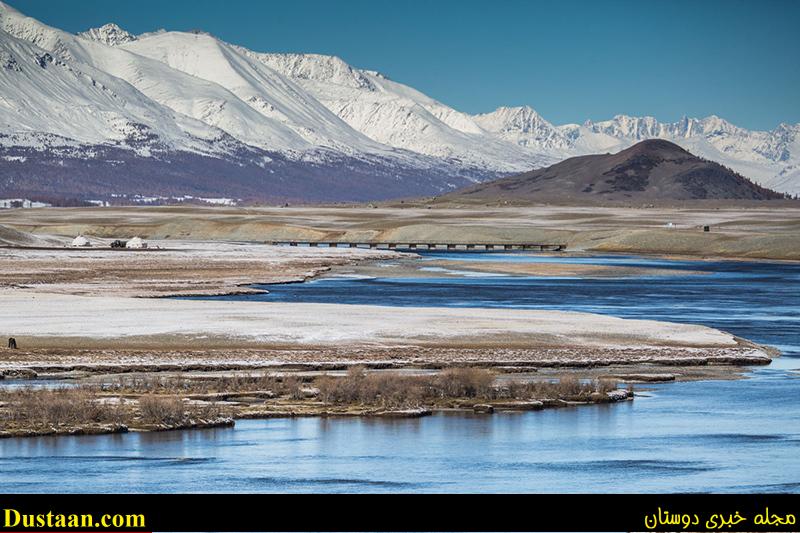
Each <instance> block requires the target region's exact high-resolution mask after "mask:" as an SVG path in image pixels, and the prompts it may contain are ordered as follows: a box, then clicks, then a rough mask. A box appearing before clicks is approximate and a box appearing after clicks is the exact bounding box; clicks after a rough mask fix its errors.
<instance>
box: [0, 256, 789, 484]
mask: <svg viewBox="0 0 800 533" xmlns="http://www.w3.org/2000/svg"><path fill="white" fill-rule="evenodd" d="M442 258H444V259H459V260H464V261H485V260H491V261H558V262H588V263H593V264H609V265H616V264H619V265H630V266H638V267H641V268H672V269H676V270H682V271H686V273H685V274H683V273H681V274H678V275H674V276H666V277H665V276H646V275H645V276H640V277H636V278H623V279H579V278H535V277H511V276H492V275H475V274H467V275H464V274H463V273H461V274H460V273H459V272H454V273H452V275H449V276H448V277H446V278H425V277H422V278H405V279H391V278H382V279H357V278H338V279H337V278H328V279H320V280H315V281H312V282H310V283H304V284H290V285H281V286H269V287H268V288H269V290H270V291H271V292H270V293H269V294H267V295H255V296H234V297H226V298H228V299H248V300H252V299H256V300H258V299H264V300H269V301H305V302H337V303H359V304H380V305H414V306H420V305H423V306H425V305H430V306H459V307H517V308H534V309H561V310H578V311H589V312H595V313H605V314H610V315H615V316H620V317H633V318H655V319H661V320H670V321H675V322H690V323H699V324H705V325H709V326H713V327H717V328H721V329H724V330H727V331H730V332H732V333H734V334H736V335H739V336H742V337H745V338H748V339H751V340H753V341H756V342H759V343H763V344H768V345H772V346H775V347H778V348H779V349H780V350H782V352H783V356H782V357H781V358H779V359H777V360H775V361H774V362H773V363H772V364H771V365H769V366H767V367H757V368H754V369H753V370H752V371H751V372H750V373H748V375H747V376H746V379H743V380H739V381H701V382H688V383H669V384H659V385H654V386H648V387H646V388H643V387H641V386H640V387H638V388H637V390H640V391H644V395H642V396H639V397H637V399H636V400H635V401H634V402H626V403H623V404H617V405H602V406H584V407H576V408H566V409H553V410H544V411H540V412H529V413H513V414H494V415H473V414H463V413H459V414H436V415H434V416H430V417H425V418H421V419H413V420H367V419H364V420H362V419H327V420H326V419H296V420H242V421H238V422H237V424H236V427H235V428H232V429H212V430H197V431H183V432H165V433H144V434H127V435H105V436H91V437H58V438H36V439H8V440H0V479H1V480H2V485H0V490H2V491H8V492H39V491H41V492H49V491H56V492H86V491H92V492H145V491H146V492H161V491H163V492H210V491H225V492H230V491H246V492H270V491H274V492H407V491H412V492H419V491H426V492H698V491H703V492H707V491H713V492H800V461H798V452H800V373H798V369H800V265H794V264H786V263H783V264H778V263H745V262H705V261H671V260H661V259H644V258H639V257H623V256H608V257H591V258H588V257H587V258H552V257H545V256H536V255H530V254H518V253H512V254H508V253H506V254H496V253H463V254H462V253H447V254H443V253H442V254H436V253H429V254H425V259H442ZM420 264H421V266H422V268H425V267H424V260H423V261H421V262H420ZM464 270H468V268H465V269H464ZM424 271H425V270H423V272H424ZM689 271H702V272H705V274H704V275H696V274H694V273H690V272H689ZM645 389H646V390H645Z"/></svg>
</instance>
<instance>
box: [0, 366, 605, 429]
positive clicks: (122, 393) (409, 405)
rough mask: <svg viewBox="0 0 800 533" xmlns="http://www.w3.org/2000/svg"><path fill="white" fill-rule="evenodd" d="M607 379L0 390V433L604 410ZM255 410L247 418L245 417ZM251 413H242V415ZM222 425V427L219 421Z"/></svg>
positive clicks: (278, 380) (122, 381)
mask: <svg viewBox="0 0 800 533" xmlns="http://www.w3.org/2000/svg"><path fill="white" fill-rule="evenodd" d="M614 389H616V382H615V381H611V380H602V379H601V380H597V379H594V380H582V379H578V378H577V377H575V376H573V375H565V376H562V377H560V378H558V379H540V380H521V379H506V380H499V379H498V377H497V375H496V374H495V372H493V371H491V370H486V369H481V368H452V369H445V370H442V371H440V372H436V373H429V374H408V373H398V372H387V371H373V372H368V371H367V370H366V369H364V368H363V367H353V368H351V369H350V370H349V371H348V372H347V373H346V374H345V375H344V376H335V375H329V374H323V375H317V376H308V375H305V376H302V375H293V374H282V375H280V374H269V373H261V374H245V375H242V374H237V375H230V376H208V375H206V376H202V375H201V376H174V375H173V376H152V375H151V376H147V377H121V378H118V379H117V380H115V381H113V382H109V383H104V384H102V385H96V384H83V385H80V386H76V387H68V388H67V387H65V388H55V389H42V388H35V389H34V388H22V389H17V390H8V391H4V392H0V435H3V434H5V435H6V436H8V435H12V434H20V433H19V430H21V429H22V430H29V431H30V432H31V434H41V433H42V432H45V433H46V432H50V433H68V432H74V431H72V430H74V428H84V429H86V428H95V429H97V428H112V429H113V428H125V429H127V428H131V429H143V430H153V429H170V428H182V427H197V426H208V425H214V424H215V423H218V422H219V423H225V421H228V423H229V421H230V417H234V418H235V417H237V416H259V414H261V415H263V416H275V415H276V414H281V413H298V414H304V415H314V414H368V413H369V412H374V411H376V410H377V411H383V412H386V411H399V410H404V409H420V408H422V409H434V408H439V407H468V406H471V405H473V404H475V405H477V404H488V405H492V404H494V405H498V406H506V407H507V406H509V405H511V406H513V405H514V402H531V401H539V402H553V401H556V402H557V401H559V400H563V401H573V402H574V401H577V402H605V401H610V400H611V398H610V397H609V395H608V394H607V393H609V392H611V391H612V390H614ZM254 408H255V409H256V411H255V412H253V409H254ZM248 409H249V411H248ZM220 421H221V422H220Z"/></svg>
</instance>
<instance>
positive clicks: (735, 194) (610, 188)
mask: <svg viewBox="0 0 800 533" xmlns="http://www.w3.org/2000/svg"><path fill="white" fill-rule="evenodd" d="M780 198H784V195H782V194H780V193H777V192H775V191H771V190H769V189H765V188H764V187H761V186H759V185H756V184H755V183H753V182H752V181H750V180H748V179H747V178H745V177H743V176H741V175H739V174H737V173H736V172H734V171H732V170H731V169H729V168H727V167H724V166H722V165H720V164H718V163H714V162H713V161H707V160H705V159H701V158H699V157H696V156H694V155H692V154H691V153H689V152H687V151H686V150H684V149H683V148H681V147H680V146H678V145H677V144H674V143H671V142H669V141H664V140H661V139H652V140H647V141H642V142H640V143H638V144H635V145H634V146H631V147H630V148H628V149H626V150H622V151H621V152H618V153H616V154H602V155H587V156H580V157H573V158H570V159H566V160H564V161H562V162H560V163H557V164H555V165H552V166H550V167H547V168H542V169H538V170H533V171H531V172H525V173H524V174H519V175H516V176H510V177H506V178H501V179H498V180H494V181H490V182H487V183H482V184H480V185H475V186H472V187H469V188H466V189H461V190H459V191H455V192H452V193H449V194H446V195H444V196H442V197H440V199H441V200H442V201H455V202H459V201H464V202H470V201H482V202H495V201H502V202H508V203H517V204H519V203H530V202H554V203H591V204H604V203H629V202H632V201H636V202H656V203H659V202H665V201H684V200H773V199H780Z"/></svg>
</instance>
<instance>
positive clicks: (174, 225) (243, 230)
mask: <svg viewBox="0 0 800 533" xmlns="http://www.w3.org/2000/svg"><path fill="white" fill-rule="evenodd" d="M0 226H8V227H11V228H13V229H15V230H20V231H23V232H32V233H35V234H55V235H64V236H70V237H74V236H75V235H77V234H79V233H86V234H87V235H94V236H97V237H106V238H124V237H131V236H133V235H140V236H142V237H146V238H150V239H171V240H175V239H178V240H213V241H247V242H269V241H288V240H319V241H343V242H349V241H359V242H365V241H381V242H389V241H393V242H436V241H438V242H442V243H446V242H469V241H473V242H496V243H511V242H540V243H563V244H566V245H567V251H568V252H580V251H588V252H621V253H634V254H664V255H687V256H693V257H727V258H748V259H772V260H800V208H798V207H795V206H794V203H791V202H789V203H786V202H747V203H727V204H726V203H719V202H717V203H709V204H703V203H697V202H695V203H693V204H691V205H690V206H688V207H673V208H665V207H652V208H633V207H627V208H626V207H569V206H552V205H549V206H537V207H510V206H508V207H498V206H486V205H455V204H445V205H439V204H436V203H435V202H434V203H415V204H413V205H412V204H411V203H408V204H404V203H394V204H392V205H380V206H375V207H374V208H369V207H364V206H352V207H351V206H333V207H322V206H317V207H287V208H222V207H219V208H199V207H150V208H147V207H127V208H91V209H90V208H80V209H66V208H64V209H24V210H20V209H15V210H0ZM703 226H709V228H710V231H709V232H704V231H703ZM6 240H7V241H9V240H10V238H9V239H6ZM2 241H3V232H1V231H0V243H2ZM64 242H66V240H65V241H64Z"/></svg>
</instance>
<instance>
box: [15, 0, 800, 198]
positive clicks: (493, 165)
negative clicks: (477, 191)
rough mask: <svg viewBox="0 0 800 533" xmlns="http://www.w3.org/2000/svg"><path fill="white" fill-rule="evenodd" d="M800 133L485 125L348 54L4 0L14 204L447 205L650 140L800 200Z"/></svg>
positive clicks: (534, 119)
mask: <svg viewBox="0 0 800 533" xmlns="http://www.w3.org/2000/svg"><path fill="white" fill-rule="evenodd" d="M798 131H800V124H795V125H789V124H782V125H780V126H779V127H778V128H776V129H775V130H773V131H771V132H760V131H749V130H745V129H743V128H739V127H736V126H734V125H732V124H730V123H729V122H726V121H725V120H723V119H720V118H718V117H714V116H712V117H707V118H704V119H684V120H681V121H678V122H675V123H660V122H658V121H657V120H655V119H653V118H651V117H642V118H637V117H627V116H617V117H614V118H613V119H612V120H608V121H603V122H586V123H584V124H581V125H577V124H567V125H563V126H556V125H553V124H551V123H550V122H548V121H547V120H545V119H544V118H543V117H541V116H540V115H539V114H538V113H536V111H534V110H533V109H531V108H530V107H501V108H499V109H497V110H496V111H493V112H491V113H485V114H479V115H470V114H467V113H463V112H461V111H458V110H456V109H453V108H452V107H449V106H447V105H445V104H443V103H442V102H439V101H437V100H434V99H433V98H430V97H428V96H427V95H425V94H423V93H421V92H419V91H417V90H416V89H414V88H412V87H409V86H407V85H403V84H402V83H399V82H396V81H393V80H391V79H389V78H388V77H386V76H384V75H382V74H380V73H378V72H375V71H370V70H363V69H358V68H355V67H353V66H351V65H348V64H347V63H346V62H344V61H343V60H341V59H340V58H338V57H333V56H323V55H317V54H275V53H263V52H255V51H252V50H248V49H246V48H243V47H241V46H237V45H235V44H230V43H227V42H224V41H222V40H220V39H217V38H215V37H214V36H212V35H209V34H206V33H202V32H173V31H164V30H159V31H156V32H151V33H145V34H141V35H133V34H131V33H129V32H127V31H125V30H124V29H122V28H120V27H119V26H117V25H116V24H106V25H105V26H102V27H100V28H93V29H89V30H87V31H85V32H81V33H79V34H78V35H73V34H70V33H67V32H64V31H61V30H58V29H56V28H52V27H50V26H47V25H45V24H42V23H41V22H39V21H37V20H35V19H33V18H30V17H26V16H25V15H23V14H21V13H19V12H18V11H16V10H14V9H13V8H11V7H10V6H8V5H6V4H3V3H2V2H0V193H14V194H15V195H19V194H28V195H35V194H39V193H42V194H45V193H46V194H52V195H62V196H63V195H71V197H78V198H106V197H109V195H112V194H129V195H132V194H144V195H152V194H194V195H205V196H223V197H231V196H234V195H236V196H237V197H241V198H249V199H254V200H258V199H270V198H292V199H308V200H350V199H352V200H366V199H380V198H389V197H397V196H417V195H430V194H439V193H441V192H445V191H448V190H451V189H453V188H456V187H460V186H463V185H465V184H469V183H473V182H475V181H483V180H487V179H492V178H496V177H498V176H501V175H505V174H511V173H517V172H521V171H527V170H530V169H533V168H539V167H543V166H547V165H551V164H553V163H555V162H557V161H560V160H562V159H565V158H567V157H571V156H573V155H583V154H588V153H598V152H600V153H602V152H616V151H619V150H622V149H624V148H626V147H628V146H631V145H632V144H634V143H636V142H638V141H640V140H643V139H649V138H664V139H668V140H671V141H673V142H675V143H677V144H679V145H681V146H682V147H684V148H686V149H688V150H689V151H691V152H692V153H694V154H696V155H699V156H701V157H705V158H707V159H711V160H714V161H718V162H720V163H722V164H724V165H726V166H729V167H731V168H733V169H734V170H736V171H738V172H740V173H742V174H743V175H745V176H747V177H749V178H751V179H753V180H754V181H756V182H758V183H760V184H761V185H764V186H767V187H771V188H774V189H776V190H779V191H782V192H790V193H800V146H799V145H798V143H800V141H798Z"/></svg>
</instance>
